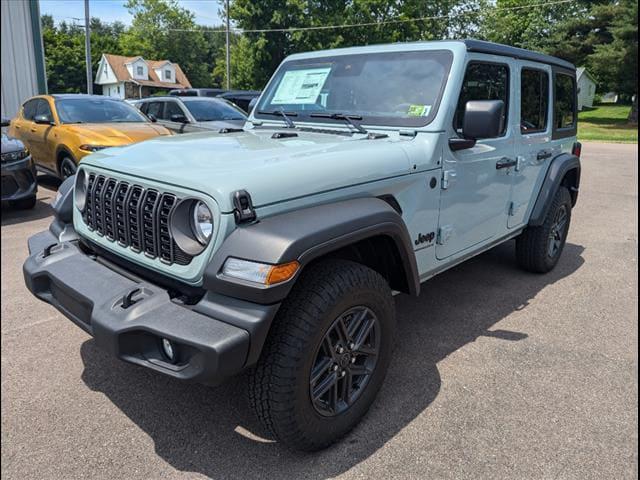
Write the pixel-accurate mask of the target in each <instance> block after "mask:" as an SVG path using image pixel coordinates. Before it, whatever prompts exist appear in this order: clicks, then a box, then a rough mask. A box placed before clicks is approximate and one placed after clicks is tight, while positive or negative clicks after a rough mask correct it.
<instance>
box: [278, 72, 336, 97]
mask: <svg viewBox="0 0 640 480" xmlns="http://www.w3.org/2000/svg"><path fill="white" fill-rule="evenodd" d="M330 72H331V67H325V68H309V69H304V70H289V71H288V72H285V74H284V75H283V76H282V80H280V84H279V85H278V89H277V90H276V93H275V95H274V96H273V100H271V103H272V104H273V105H282V104H296V105H301V104H313V103H316V101H317V100H318V95H320V91H321V90H322V87H323V86H324V82H325V80H326V79H327V77H328V76H329V73H330Z"/></svg>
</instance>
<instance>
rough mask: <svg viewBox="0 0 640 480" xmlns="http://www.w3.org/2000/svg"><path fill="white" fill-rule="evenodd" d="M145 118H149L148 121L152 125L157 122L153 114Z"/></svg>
mask: <svg viewBox="0 0 640 480" xmlns="http://www.w3.org/2000/svg"><path fill="white" fill-rule="evenodd" d="M147 117H149V120H151V122H152V123H156V122H157V121H158V119H157V118H156V116H155V115H154V114H153V113H149V114H147Z"/></svg>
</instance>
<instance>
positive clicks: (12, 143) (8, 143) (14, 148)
mask: <svg viewBox="0 0 640 480" xmlns="http://www.w3.org/2000/svg"><path fill="white" fill-rule="evenodd" d="M22 150H24V144H23V143H22V142H21V141H20V140H18V139H17V138H14V137H10V136H9V135H7V134H6V133H5V132H2V153H11V152H20V151H22Z"/></svg>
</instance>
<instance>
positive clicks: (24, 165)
mask: <svg viewBox="0 0 640 480" xmlns="http://www.w3.org/2000/svg"><path fill="white" fill-rule="evenodd" d="M8 126H9V120H6V119H2V127H3V128H4V127H8ZM37 190H38V183H37V181H36V168H35V165H34V163H33V159H32V158H31V154H30V153H29V150H27V148H26V147H25V146H24V144H23V143H22V142H21V141H20V140H18V139H17V138H13V137H9V136H8V135H7V134H6V133H5V132H4V131H2V202H3V203H4V202H9V204H10V205H12V206H15V207H18V208H25V209H27V208H33V207H34V206H35V204H36V191H37Z"/></svg>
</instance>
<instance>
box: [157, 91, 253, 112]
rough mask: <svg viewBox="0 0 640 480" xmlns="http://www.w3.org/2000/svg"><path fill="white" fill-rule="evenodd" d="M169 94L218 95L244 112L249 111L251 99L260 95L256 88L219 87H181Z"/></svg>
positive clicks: (251, 105) (188, 95)
mask: <svg viewBox="0 0 640 480" xmlns="http://www.w3.org/2000/svg"><path fill="white" fill-rule="evenodd" d="M169 95H170V96H172V97H218V98H224V99H225V100H228V101H230V102H231V103H234V104H236V105H237V106H238V107H240V108H241V109H242V110H244V111H245V112H246V113H250V112H251V108H252V107H253V105H254V103H255V102H253V103H252V100H255V99H257V98H258V97H259V96H260V91H258V90H223V89H221V88H183V89H180V90H171V91H169Z"/></svg>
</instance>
